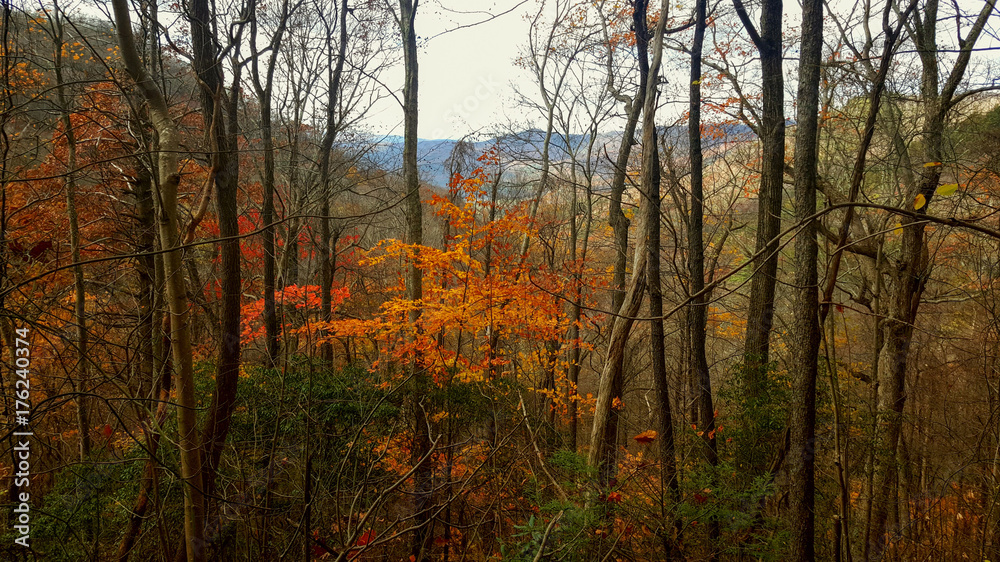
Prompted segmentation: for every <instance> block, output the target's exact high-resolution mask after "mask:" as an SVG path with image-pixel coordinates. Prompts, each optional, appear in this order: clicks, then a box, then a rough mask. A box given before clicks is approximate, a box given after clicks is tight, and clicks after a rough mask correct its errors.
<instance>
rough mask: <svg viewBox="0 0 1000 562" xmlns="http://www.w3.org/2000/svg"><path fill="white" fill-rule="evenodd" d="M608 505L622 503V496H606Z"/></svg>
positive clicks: (613, 493) (615, 494)
mask: <svg viewBox="0 0 1000 562" xmlns="http://www.w3.org/2000/svg"><path fill="white" fill-rule="evenodd" d="M608 503H622V495H621V494H619V493H618V492H611V493H610V494H608Z"/></svg>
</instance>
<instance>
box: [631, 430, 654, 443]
mask: <svg viewBox="0 0 1000 562" xmlns="http://www.w3.org/2000/svg"><path fill="white" fill-rule="evenodd" d="M632 439H635V440H636V441H637V442H639V443H642V444H643V445H648V444H650V443H652V442H653V441H654V440H655V439H656V431H654V430H652V429H647V430H646V431H643V432H642V433H640V434H639V435H636V436H635V437H633V438H632Z"/></svg>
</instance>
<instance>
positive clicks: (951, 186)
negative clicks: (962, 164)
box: [934, 183, 958, 197]
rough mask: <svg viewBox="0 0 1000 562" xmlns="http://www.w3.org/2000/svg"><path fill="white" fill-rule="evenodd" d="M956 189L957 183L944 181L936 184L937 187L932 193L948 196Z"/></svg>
mask: <svg viewBox="0 0 1000 562" xmlns="http://www.w3.org/2000/svg"><path fill="white" fill-rule="evenodd" d="M956 191H958V184H957V183H946V184H944V185H941V186H938V188H937V189H936V190H934V193H936V194H937V195H940V196H941V197H948V196H949V195H952V194H953V193H955V192H956Z"/></svg>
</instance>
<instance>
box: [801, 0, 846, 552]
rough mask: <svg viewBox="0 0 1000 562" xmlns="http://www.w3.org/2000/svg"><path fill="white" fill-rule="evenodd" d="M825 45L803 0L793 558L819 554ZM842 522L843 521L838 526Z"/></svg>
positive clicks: (813, 4)
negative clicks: (819, 194)
mask: <svg viewBox="0 0 1000 562" xmlns="http://www.w3.org/2000/svg"><path fill="white" fill-rule="evenodd" d="M822 51H823V2H822V1H821V0H804V2H803V5H802V48H801V55H800V58H799V88H798V101H797V106H798V111H797V115H796V123H797V126H796V132H795V218H796V219H797V220H799V221H808V222H805V224H803V226H802V230H801V231H800V232H799V234H798V237H797V238H796V239H795V287H796V295H795V308H794V312H793V314H794V319H793V329H792V338H791V342H790V348H791V349H790V352H791V356H792V373H793V375H792V376H793V382H792V392H793V395H792V417H791V428H790V447H789V448H790V454H789V458H788V460H789V465H790V473H791V474H790V485H789V487H790V490H789V503H790V506H791V509H790V513H789V521H790V522H791V527H792V545H791V546H792V555H793V560H797V561H799V562H811V561H812V560H814V559H815V548H814V544H813V541H814V535H815V514H814V508H815V496H814V487H815V464H816V377H817V374H818V366H819V364H818V359H819V340H820V331H819V330H820V325H819V298H818V297H819V277H818V275H817V272H816V267H817V259H818V256H819V244H818V242H817V239H816V234H817V232H818V229H817V226H818V225H817V222H816V221H815V220H809V217H811V216H812V215H814V214H815V213H816V183H817V182H816V175H817V163H818V160H819V153H818V139H819V77H820V58H821V55H822ZM838 528H839V527H838ZM838 544H839V542H838Z"/></svg>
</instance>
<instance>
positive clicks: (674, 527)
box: [641, 2, 701, 560]
mask: <svg viewBox="0 0 1000 562" xmlns="http://www.w3.org/2000/svg"><path fill="white" fill-rule="evenodd" d="M699 5H701V4H699ZM668 8H669V5H668V3H667V2H663V5H662V8H661V11H660V18H659V20H658V21H657V25H656V29H655V31H654V34H653V60H652V62H651V63H650V64H649V68H648V69H647V77H648V78H647V80H646V95H645V101H644V103H643V110H642V179H641V182H642V192H643V198H644V201H643V202H644V203H645V204H646V232H645V235H646V253H647V257H646V280H647V283H648V284H649V341H650V344H649V352H650V355H651V357H652V367H653V368H652V371H651V373H650V374H651V375H652V377H653V388H654V389H655V390H656V398H657V408H658V409H659V416H658V426H657V433H658V438H659V454H660V480H661V487H662V488H663V489H664V493H663V496H662V499H661V509H662V513H663V516H664V521H663V527H662V531H661V532H662V535H661V538H662V542H663V549H664V552H665V554H666V556H667V559H669V560H680V559H681V556H680V551H679V548H678V538H679V537H678V535H679V534H680V530H681V521H680V519H678V518H677V517H676V516H675V513H674V510H675V509H676V506H677V504H679V503H680V499H681V497H680V488H679V486H678V482H677V460H676V458H675V456H674V422H673V416H672V415H671V409H670V385H669V381H668V378H667V358H666V349H665V348H664V338H665V336H664V331H663V289H662V286H661V283H660V154H659V144H658V143H657V134H656V102H657V97H658V96H657V94H658V89H657V87H656V84H657V77H658V76H659V73H660V61H661V59H662V56H663V33H664V29H665V25H666V21H667V17H666V16H667V9H668ZM668 502H669V503H668Z"/></svg>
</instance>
